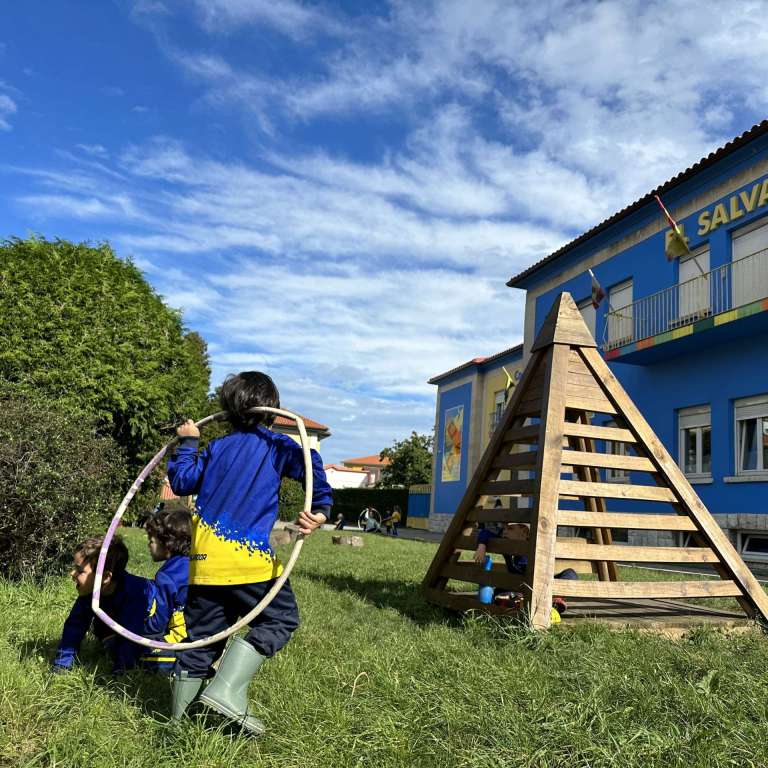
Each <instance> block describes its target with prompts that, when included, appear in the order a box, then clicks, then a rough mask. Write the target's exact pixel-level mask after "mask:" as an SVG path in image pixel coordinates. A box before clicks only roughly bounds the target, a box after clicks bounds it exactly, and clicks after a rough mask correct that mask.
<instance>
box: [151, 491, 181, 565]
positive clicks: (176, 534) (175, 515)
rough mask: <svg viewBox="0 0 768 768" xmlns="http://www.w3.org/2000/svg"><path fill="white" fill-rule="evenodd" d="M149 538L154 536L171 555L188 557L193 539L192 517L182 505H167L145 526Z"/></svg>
mask: <svg viewBox="0 0 768 768" xmlns="http://www.w3.org/2000/svg"><path fill="white" fill-rule="evenodd" d="M144 527H145V529H146V531H147V536H154V537H155V538H156V539H157V540H158V541H159V542H160V544H162V545H163V547H165V549H167V550H168V552H169V554H171V555H188V554H189V547H190V543H191V539H192V515H191V514H190V512H189V510H188V509H187V508H186V507H185V506H184V505H183V504H180V503H178V502H177V503H175V504H174V503H173V502H171V503H167V502H166V503H165V504H164V505H163V507H162V508H161V509H159V510H158V511H157V512H155V513H154V514H153V515H152V516H151V517H150V518H149V520H147V522H146V524H145V526H144Z"/></svg>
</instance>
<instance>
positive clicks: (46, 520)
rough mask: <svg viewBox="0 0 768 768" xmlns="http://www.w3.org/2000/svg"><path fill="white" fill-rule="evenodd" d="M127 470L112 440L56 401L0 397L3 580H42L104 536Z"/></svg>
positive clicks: (0, 559)
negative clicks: (80, 546)
mask: <svg viewBox="0 0 768 768" xmlns="http://www.w3.org/2000/svg"><path fill="white" fill-rule="evenodd" d="M124 481H125V464H124V461H123V459H122V455H121V453H120V451H119V449H118V447H117V445H116V444H115V442H114V440H112V439H111V438H108V437H97V436H96V433H95V428H94V424H93V423H92V422H90V421H89V420H88V419H87V418H85V417H82V416H79V415H77V414H73V413H70V412H68V411H66V410H64V409H63V408H61V407H60V406H57V405H56V404H54V403H49V402H46V403H43V402H41V401H40V400H35V399H30V398H25V397H18V396H16V397H11V396H9V395H7V394H4V395H2V396H0V574H2V575H3V576H7V577H9V578H14V579H17V578H21V577H33V578H39V577H40V576H42V575H43V574H45V573H47V572H48V571H49V570H50V569H51V568H56V567H60V566H62V565H63V564H65V563H68V562H69V561H70V558H71V557H72V550H73V548H74V545H75V544H77V542H78V541H80V540H81V539H83V538H85V537H86V536H89V535H93V534H96V533H100V532H103V531H105V530H106V527H107V524H108V522H109V520H110V518H111V517H112V515H113V514H114V510H115V507H116V504H117V503H118V502H119V500H120V499H119V497H120V491H121V488H122V485H123V483H124Z"/></svg>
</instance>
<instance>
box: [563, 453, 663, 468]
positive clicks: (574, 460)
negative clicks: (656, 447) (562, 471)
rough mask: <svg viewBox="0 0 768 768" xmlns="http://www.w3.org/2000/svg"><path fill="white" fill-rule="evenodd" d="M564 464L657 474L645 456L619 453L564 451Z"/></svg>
mask: <svg viewBox="0 0 768 768" xmlns="http://www.w3.org/2000/svg"><path fill="white" fill-rule="evenodd" d="M563 464H564V465H566V466H574V465H579V466H582V467H605V468H607V469H629V470H632V471H635V472H655V471H656V467H655V466H654V465H653V462H652V461H651V460H650V459H646V458H644V457H643V456H622V455H621V454H618V453H596V452H592V451H563Z"/></svg>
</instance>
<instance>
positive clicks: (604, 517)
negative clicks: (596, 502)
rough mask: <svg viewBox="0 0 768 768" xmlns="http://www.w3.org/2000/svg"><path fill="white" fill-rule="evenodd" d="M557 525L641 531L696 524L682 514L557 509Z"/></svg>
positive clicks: (687, 528) (686, 528) (689, 528)
mask: <svg viewBox="0 0 768 768" xmlns="http://www.w3.org/2000/svg"><path fill="white" fill-rule="evenodd" d="M557 524H558V525H572V526H576V527H577V528H578V527H584V528H632V529H635V530H641V531H695V530H696V524H695V523H694V522H693V520H691V519H690V518H689V517H684V516H683V515H657V514H654V513H653V512H648V513H629V512H585V511H581V510H570V509H559V510H558V511H557Z"/></svg>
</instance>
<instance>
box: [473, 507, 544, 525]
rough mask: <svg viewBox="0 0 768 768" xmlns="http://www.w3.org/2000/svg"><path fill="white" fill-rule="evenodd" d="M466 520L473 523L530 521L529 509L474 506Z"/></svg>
mask: <svg viewBox="0 0 768 768" xmlns="http://www.w3.org/2000/svg"><path fill="white" fill-rule="evenodd" d="M467 520H468V521H470V522H473V523H530V522H531V510H530V509H505V508H504V507H499V508H498V509H485V508H483V507H475V508H474V509H471V510H470V511H469V514H468V515H467Z"/></svg>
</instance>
